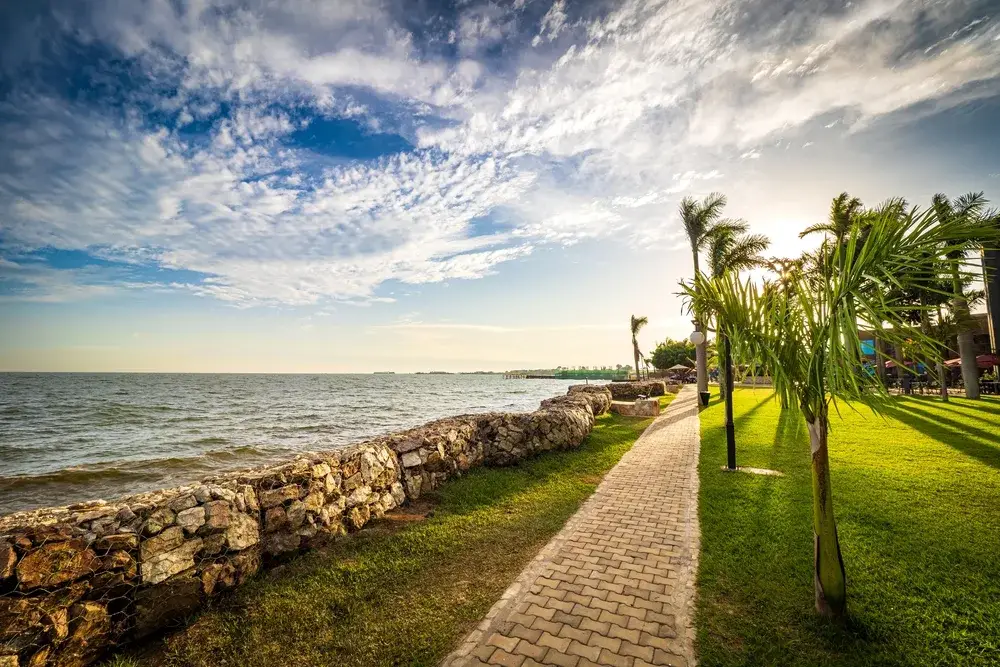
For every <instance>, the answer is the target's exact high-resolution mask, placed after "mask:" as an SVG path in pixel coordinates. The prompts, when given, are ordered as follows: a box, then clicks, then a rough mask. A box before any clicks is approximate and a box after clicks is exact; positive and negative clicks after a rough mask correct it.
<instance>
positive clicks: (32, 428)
mask: <svg viewBox="0 0 1000 667" xmlns="http://www.w3.org/2000/svg"><path fill="white" fill-rule="evenodd" d="M569 384H571V383H570V382H568V381H562V380H505V379H503V377H502V376H499V375H229V374H225V375H222V374H220V375H213V374H206V375H199V374H131V373H122V374H117V373H116V374H110V373H107V374H106V373H0V514H6V513H9V512H13V511H18V510H23V509H31V508H35V507H44V506H50V505H65V504H68V503H73V502H79V501H82V500H89V499H94V498H106V499H110V498H113V497H116V496H120V495H125V494H129V493H135V492H139V491H146V490H152V489H156V488H161V487H167V486H174V485H178V484H182V483H186V482H190V481H194V480H197V479H199V478H201V477H203V476H205V475H208V474H210V473H214V472H218V471H222V470H232V469H238V468H246V467H251V466H256V465H260V464H263V463H267V462H271V461H275V460H278V459H282V458H287V457H289V456H290V455H291V454H293V453H294V452H297V451H303V450H317V449H332V448H337V447H343V446H345V445H348V444H351V443H353V442H357V441H360V440H363V439H365V438H369V437H372V436H375V435H379V434H383V433H388V432H390V431H396V430H400V429H404V428H408V427H412V426H417V425H419V424H423V423H424V422H427V421H430V420H432V419H437V418H440V417H448V416H452V415H457V414H462V413H473V412H490V411H494V410H501V411H527V410H534V409H535V408H537V407H538V403H539V401H540V400H541V399H543V398H548V397H551V396H555V395H557V394H563V393H565V392H566V387H567V386H568V385H569Z"/></svg>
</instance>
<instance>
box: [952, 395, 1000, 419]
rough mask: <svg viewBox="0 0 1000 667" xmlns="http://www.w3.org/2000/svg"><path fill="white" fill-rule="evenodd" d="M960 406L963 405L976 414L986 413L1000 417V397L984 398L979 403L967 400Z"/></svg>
mask: <svg viewBox="0 0 1000 667" xmlns="http://www.w3.org/2000/svg"><path fill="white" fill-rule="evenodd" d="M960 405H962V407H965V408H969V409H970V410H975V411H976V412H984V413H986V414H989V415H994V416H996V417H1000V397H997V396H989V397H983V398H981V399H979V400H978V401H977V400H972V399H966V400H963V401H962V402H961V404H960Z"/></svg>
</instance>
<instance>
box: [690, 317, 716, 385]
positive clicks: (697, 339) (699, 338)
mask: <svg viewBox="0 0 1000 667" xmlns="http://www.w3.org/2000/svg"><path fill="white" fill-rule="evenodd" d="M696 326H697V325H696ZM689 340H690V341H691V342H692V343H694V346H695V347H696V348H699V349H700V347H699V346H700V345H701V344H702V343H704V342H705V334H704V333H702V332H701V331H699V330H698V329H695V330H694V331H692V332H691V336H690V337H689ZM710 396H711V394H710V393H709V392H708V391H707V388H706V390H702V388H701V387H700V386H699V387H698V399H699V400H700V401H701V404H702V405H708V399H709V397H710Z"/></svg>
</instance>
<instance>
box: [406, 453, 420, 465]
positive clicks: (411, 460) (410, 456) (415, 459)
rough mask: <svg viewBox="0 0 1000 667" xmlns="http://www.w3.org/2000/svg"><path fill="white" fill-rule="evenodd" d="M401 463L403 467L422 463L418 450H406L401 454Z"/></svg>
mask: <svg viewBox="0 0 1000 667" xmlns="http://www.w3.org/2000/svg"><path fill="white" fill-rule="evenodd" d="M402 463H403V467H404V468H416V467H417V466H418V465H420V464H421V463H422V461H421V460H420V452H406V453H405V454H403V457H402Z"/></svg>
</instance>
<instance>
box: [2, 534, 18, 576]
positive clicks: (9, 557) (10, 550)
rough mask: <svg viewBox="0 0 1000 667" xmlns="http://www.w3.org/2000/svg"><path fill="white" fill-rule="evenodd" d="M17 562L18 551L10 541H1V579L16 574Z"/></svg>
mask: <svg viewBox="0 0 1000 667" xmlns="http://www.w3.org/2000/svg"><path fill="white" fill-rule="evenodd" d="M16 564H17V552H16V551H14V546H13V545H12V544H11V543H10V542H0V579H6V578H7V577H9V576H11V575H13V574H14V566H15V565H16Z"/></svg>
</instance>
